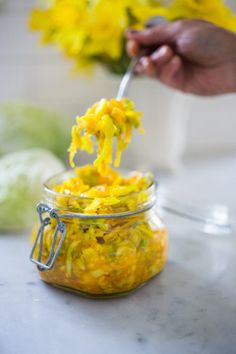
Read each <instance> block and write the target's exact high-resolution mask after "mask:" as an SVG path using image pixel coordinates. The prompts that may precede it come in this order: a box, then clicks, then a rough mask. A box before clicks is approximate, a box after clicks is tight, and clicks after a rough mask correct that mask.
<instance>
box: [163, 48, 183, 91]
mask: <svg viewBox="0 0 236 354" xmlns="http://www.w3.org/2000/svg"><path fill="white" fill-rule="evenodd" d="M181 68H182V59H181V58H180V57H179V56H178V55H174V56H173V57H172V58H171V60H170V61H169V62H168V63H167V64H166V65H164V66H163V67H162V69H161V70H160V72H159V79H160V80H161V81H162V82H163V83H164V84H166V85H169V86H172V87H174V88H178V86H179V82H178V80H177V75H178V73H180V72H181Z"/></svg>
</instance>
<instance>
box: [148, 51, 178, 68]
mask: <svg viewBox="0 0 236 354" xmlns="http://www.w3.org/2000/svg"><path fill="white" fill-rule="evenodd" d="M173 56H174V52H173V50H172V49H171V48H170V47H169V46H167V45H163V46H162V47H160V48H158V49H157V50H155V52H153V53H152V55H151V56H150V58H151V60H152V62H153V63H154V64H155V66H156V68H157V70H158V69H161V67H162V66H163V65H165V64H166V63H168V62H169V61H170V60H171V58H172V57H173Z"/></svg>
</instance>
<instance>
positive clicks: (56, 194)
mask: <svg viewBox="0 0 236 354" xmlns="http://www.w3.org/2000/svg"><path fill="white" fill-rule="evenodd" d="M125 171H126V175H127V174H130V173H132V172H133V171H131V170H125ZM73 172H74V170H73V169H66V170H64V171H62V172H59V173H57V174H55V175H53V176H51V177H49V178H48V179H47V180H46V181H45V182H44V183H43V188H44V191H46V193H48V194H50V195H51V196H53V197H64V198H73V199H78V200H80V199H81V200H85V201H86V200H88V201H91V200H94V199H99V200H103V199H106V198H107V197H100V196H99V197H86V196H83V195H72V194H66V193H60V192H56V191H55V190H53V189H52V187H53V186H55V185H56V183H54V184H53V185H52V186H50V185H49V183H52V182H55V180H56V178H59V177H62V176H64V175H69V173H73ZM145 174H146V175H147V174H148V172H146V173H144V175H145ZM68 177H69V176H68ZM70 177H72V175H71V176H70ZM63 180H65V179H62V180H61V181H60V182H62V181H63ZM157 185H158V184H157V181H156V179H155V178H154V176H150V184H149V185H148V187H147V188H143V189H141V190H140V191H137V192H131V193H127V194H123V195H120V196H117V198H119V199H120V198H121V199H122V198H127V197H131V198H132V197H134V196H137V195H138V194H140V193H142V192H145V191H146V192H149V191H150V192H152V191H153V192H156V190H157Z"/></svg>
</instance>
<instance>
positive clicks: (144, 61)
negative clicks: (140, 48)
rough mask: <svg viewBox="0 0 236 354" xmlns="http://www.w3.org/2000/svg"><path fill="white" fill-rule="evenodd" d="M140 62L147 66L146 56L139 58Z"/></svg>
mask: <svg viewBox="0 0 236 354" xmlns="http://www.w3.org/2000/svg"><path fill="white" fill-rule="evenodd" d="M140 63H141V65H143V66H148V65H149V60H148V58H147V57H143V58H141V59H140Z"/></svg>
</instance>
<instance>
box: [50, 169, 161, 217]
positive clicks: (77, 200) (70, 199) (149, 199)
mask: <svg viewBox="0 0 236 354" xmlns="http://www.w3.org/2000/svg"><path fill="white" fill-rule="evenodd" d="M122 171H123V172H122V174H123V175H125V176H128V175H129V174H131V173H132V171H130V170H122ZM143 174H144V175H145V173H143ZM73 176H75V171H74V170H72V169H68V170H65V171H63V172H61V173H58V174H56V175H54V176H52V177H50V178H49V179H48V180H46V181H45V182H44V201H43V202H45V203H46V205H48V206H49V207H51V208H53V209H55V210H58V211H60V212H61V213H62V214H64V213H65V212H67V213H68V212H69V214H71V215H72V214H73V215H74V216H75V217H78V216H79V217H80V216H81V215H84V217H89V216H90V217H91V216H93V215H94V216H95V215H100V216H99V217H102V215H103V216H104V217H107V216H108V215H117V217H118V216H119V215H120V216H123V215H127V216H128V215H132V214H136V213H140V212H142V211H147V210H149V209H151V208H152V207H153V206H154V205H155V204H156V194H157V193H156V191H157V183H156V180H155V179H154V177H153V176H152V174H151V173H150V175H149V173H148V172H147V173H146V176H147V177H148V178H149V180H150V183H148V186H147V187H146V188H143V189H141V190H140V191H136V192H131V193H127V194H123V195H121V196H114V198H115V199H116V202H115V203H114V204H113V203H112V204H110V203H108V204H107V201H108V200H109V197H104V196H98V197H86V196H83V195H81V196H80V195H78V196H77V195H71V194H66V193H60V192H57V191H55V190H54V189H53V188H54V187H55V186H56V185H58V184H60V183H62V182H63V181H65V180H67V179H68V178H70V177H73ZM149 180H148V182H149ZM144 194H145V197H144ZM129 200H130V201H131V203H130V202H129ZM93 202H95V204H96V203H97V202H98V208H97V209H96V211H94V212H92V210H91V211H90V209H89V205H92V203H93ZM103 205H104V208H103V207H102V206H103ZM87 207H88V208H87ZM76 215H77V216H76ZM86 215H87V216H86Z"/></svg>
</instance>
